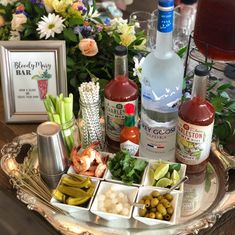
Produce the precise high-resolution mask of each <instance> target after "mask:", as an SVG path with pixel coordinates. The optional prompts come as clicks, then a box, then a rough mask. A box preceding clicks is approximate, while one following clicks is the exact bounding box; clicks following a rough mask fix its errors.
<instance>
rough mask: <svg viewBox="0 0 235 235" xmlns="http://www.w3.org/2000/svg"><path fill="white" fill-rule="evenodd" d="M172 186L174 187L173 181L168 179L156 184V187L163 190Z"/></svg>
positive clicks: (162, 179)
mask: <svg viewBox="0 0 235 235" xmlns="http://www.w3.org/2000/svg"><path fill="white" fill-rule="evenodd" d="M171 185H172V180H171V179H168V178H161V179H160V180H158V181H157V183H156V184H155V186H157V187H161V188H166V187H168V186H171Z"/></svg>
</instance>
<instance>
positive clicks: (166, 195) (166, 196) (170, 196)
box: [165, 193, 173, 202]
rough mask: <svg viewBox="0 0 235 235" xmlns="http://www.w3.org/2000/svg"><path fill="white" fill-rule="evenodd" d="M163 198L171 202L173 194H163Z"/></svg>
mask: <svg viewBox="0 0 235 235" xmlns="http://www.w3.org/2000/svg"><path fill="white" fill-rule="evenodd" d="M165 198H166V199H167V200H168V201H169V202H171V201H172V200H173V196H172V195H171V194H170V193H167V194H165Z"/></svg>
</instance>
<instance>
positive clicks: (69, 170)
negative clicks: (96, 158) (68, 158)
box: [67, 152, 112, 180]
mask: <svg viewBox="0 0 235 235" xmlns="http://www.w3.org/2000/svg"><path fill="white" fill-rule="evenodd" d="M100 153H101V156H102V157H107V156H108V157H109V158H110V157H112V153H108V152H100ZM107 171H108V166H107V168H106V170H105V171H104V174H103V176H102V177H95V176H90V178H92V179H98V180H104V178H105V175H106V173H107ZM67 173H73V174H74V173H77V172H76V171H75V170H74V167H73V164H71V165H70V167H69V169H68V171H67ZM77 174H79V175H82V176H83V174H82V173H77ZM84 176H86V175H84Z"/></svg>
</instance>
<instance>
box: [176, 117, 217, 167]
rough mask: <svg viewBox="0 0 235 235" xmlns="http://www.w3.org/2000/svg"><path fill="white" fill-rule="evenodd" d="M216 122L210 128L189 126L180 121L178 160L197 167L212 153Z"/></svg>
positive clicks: (177, 148) (177, 136)
mask: <svg viewBox="0 0 235 235" xmlns="http://www.w3.org/2000/svg"><path fill="white" fill-rule="evenodd" d="M213 126H214V122H212V123H211V124H210V125H208V126H198V125H193V124H189V123H187V122H185V121H183V120H182V119H181V118H179V119H178V127H177V134H176V158H177V159H178V160H179V161H181V162H183V163H185V164H188V165H197V164H200V163H201V162H203V161H204V160H206V159H207V158H208V156H209V153H210V147H211V140H212V133H213Z"/></svg>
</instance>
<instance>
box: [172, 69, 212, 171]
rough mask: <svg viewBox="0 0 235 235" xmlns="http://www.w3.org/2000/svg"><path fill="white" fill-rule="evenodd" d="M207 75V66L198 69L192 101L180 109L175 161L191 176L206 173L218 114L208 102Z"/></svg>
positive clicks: (185, 103)
mask: <svg viewBox="0 0 235 235" xmlns="http://www.w3.org/2000/svg"><path fill="white" fill-rule="evenodd" d="M208 73H209V71H208V69H207V66H206V65H203V64H200V65H198V66H196V68H195V74H194V80H193V88H192V98H191V100H189V101H186V102H184V103H182V104H181V106H180V107H179V117H178V126H177V135H176V160H177V161H179V162H182V163H184V164H186V165H187V172H188V173H199V172H202V171H204V170H205V169H206V165H207V160H208V157H209V154H210V147H211V140H212V133H213V126H214V116H215V110H214V108H213V106H212V104H210V103H209V102H208V101H207V100H206V90H207V79H208V78H207V77H208Z"/></svg>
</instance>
